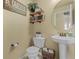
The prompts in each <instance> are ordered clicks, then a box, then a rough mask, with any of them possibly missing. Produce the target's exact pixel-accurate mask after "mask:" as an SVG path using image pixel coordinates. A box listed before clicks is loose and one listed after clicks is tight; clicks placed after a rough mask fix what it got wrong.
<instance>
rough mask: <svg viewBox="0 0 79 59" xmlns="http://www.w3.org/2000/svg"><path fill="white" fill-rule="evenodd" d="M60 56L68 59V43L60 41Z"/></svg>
mask: <svg viewBox="0 0 79 59" xmlns="http://www.w3.org/2000/svg"><path fill="white" fill-rule="evenodd" d="M59 58H60V59H67V46H66V44H62V43H59Z"/></svg>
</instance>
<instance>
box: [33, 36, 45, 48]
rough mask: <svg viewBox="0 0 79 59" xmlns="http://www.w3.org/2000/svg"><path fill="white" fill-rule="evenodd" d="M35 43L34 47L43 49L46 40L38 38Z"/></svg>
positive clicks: (34, 40) (35, 38)
mask: <svg viewBox="0 0 79 59" xmlns="http://www.w3.org/2000/svg"><path fill="white" fill-rule="evenodd" d="M33 42H34V46H36V47H39V48H43V47H44V44H45V38H44V37H41V36H39V37H38V36H37V37H34V38H33Z"/></svg>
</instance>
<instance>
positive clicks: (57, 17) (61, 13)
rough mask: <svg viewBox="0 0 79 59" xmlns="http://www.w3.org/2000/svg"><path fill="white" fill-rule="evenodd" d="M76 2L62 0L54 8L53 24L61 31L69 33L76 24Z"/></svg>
mask: <svg viewBox="0 0 79 59" xmlns="http://www.w3.org/2000/svg"><path fill="white" fill-rule="evenodd" d="M74 5H75V4H74V1H73V0H61V1H60V2H59V3H58V4H57V5H56V6H55V8H54V10H53V13H52V19H51V20H52V24H53V25H54V27H55V28H56V29H57V30H58V31H59V32H63V31H67V30H68V29H69V28H71V27H72V26H73V25H74V23H75V16H74V10H75V8H74V7H75V6H74Z"/></svg>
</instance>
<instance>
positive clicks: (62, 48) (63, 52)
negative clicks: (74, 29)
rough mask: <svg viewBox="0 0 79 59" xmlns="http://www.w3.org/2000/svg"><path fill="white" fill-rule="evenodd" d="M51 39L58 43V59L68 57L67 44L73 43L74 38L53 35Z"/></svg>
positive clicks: (66, 58)
mask: <svg viewBox="0 0 79 59" xmlns="http://www.w3.org/2000/svg"><path fill="white" fill-rule="evenodd" d="M52 40H53V41H55V42H57V43H59V59H68V56H67V55H68V54H67V45H68V44H75V38H74V37H64V36H58V35H54V36H52Z"/></svg>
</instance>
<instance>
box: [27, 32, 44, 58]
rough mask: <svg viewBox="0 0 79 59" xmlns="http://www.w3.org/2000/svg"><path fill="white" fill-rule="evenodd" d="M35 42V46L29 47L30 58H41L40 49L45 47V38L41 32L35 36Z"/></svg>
mask: <svg viewBox="0 0 79 59" xmlns="http://www.w3.org/2000/svg"><path fill="white" fill-rule="evenodd" d="M33 42H34V46H32V47H29V48H28V49H27V53H28V57H29V59H39V57H38V54H39V50H40V48H43V47H44V43H45V38H44V37H43V36H42V34H41V33H36V35H35V37H33Z"/></svg>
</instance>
